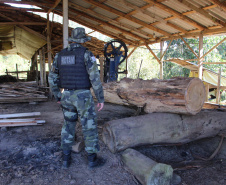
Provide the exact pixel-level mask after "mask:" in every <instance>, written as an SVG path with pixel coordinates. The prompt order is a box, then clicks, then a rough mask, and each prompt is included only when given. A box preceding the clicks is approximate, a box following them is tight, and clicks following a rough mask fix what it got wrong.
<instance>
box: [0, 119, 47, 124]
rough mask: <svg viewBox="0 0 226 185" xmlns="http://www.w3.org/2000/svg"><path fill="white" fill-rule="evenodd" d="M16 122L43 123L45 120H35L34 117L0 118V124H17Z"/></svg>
mask: <svg viewBox="0 0 226 185" xmlns="http://www.w3.org/2000/svg"><path fill="white" fill-rule="evenodd" d="M17 123H38V124H43V123H45V120H37V119H35V118H33V119H31V118H29V119H2V120H0V124H1V125H3V124H17Z"/></svg>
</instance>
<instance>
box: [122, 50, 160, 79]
mask: <svg viewBox="0 0 226 185" xmlns="http://www.w3.org/2000/svg"><path fill="white" fill-rule="evenodd" d="M131 51H132V49H129V51H128V54H129V53H130V52H131ZM142 60H143V61H142ZM141 61H142V64H141ZM140 66H141V67H140ZM119 67H120V69H121V70H120V71H123V70H125V69H126V61H124V62H123V63H122V64H121V65H120V66H119ZM139 69H140V73H139ZM138 73H139V78H142V79H144V80H147V79H152V78H158V77H159V64H158V62H157V61H156V60H155V59H154V58H153V56H152V54H151V53H150V51H149V50H148V49H146V48H137V49H136V50H135V51H134V53H133V54H132V55H131V56H130V58H129V60H128V75H127V77H128V78H133V79H136V78H138ZM125 76H126V75H124V74H120V75H119V80H120V79H121V78H124V77H125Z"/></svg>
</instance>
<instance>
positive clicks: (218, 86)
mask: <svg viewBox="0 0 226 185" xmlns="http://www.w3.org/2000/svg"><path fill="white" fill-rule="evenodd" d="M220 89H221V68H220V69H219V73H218V83H217V96H216V104H219V103H220V99H221V94H220Z"/></svg>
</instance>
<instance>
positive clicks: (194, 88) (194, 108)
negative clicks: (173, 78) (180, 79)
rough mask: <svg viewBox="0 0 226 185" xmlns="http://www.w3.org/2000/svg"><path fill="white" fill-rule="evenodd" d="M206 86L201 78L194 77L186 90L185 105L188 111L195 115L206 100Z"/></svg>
mask: <svg viewBox="0 0 226 185" xmlns="http://www.w3.org/2000/svg"><path fill="white" fill-rule="evenodd" d="M205 96H206V95H205V86H204V84H203V82H202V80H200V79H199V78H194V79H192V80H191V81H190V82H189V84H188V87H187V89H186V92H185V102H186V103H185V106H186V109H187V111H188V112H189V113H190V114H192V115H195V114H197V113H198V112H200V111H201V109H202V107H203V104H204V102H205Z"/></svg>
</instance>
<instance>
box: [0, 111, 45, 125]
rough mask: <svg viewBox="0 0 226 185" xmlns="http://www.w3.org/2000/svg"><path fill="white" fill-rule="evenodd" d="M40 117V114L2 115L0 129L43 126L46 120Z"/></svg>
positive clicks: (0, 116)
mask: <svg viewBox="0 0 226 185" xmlns="http://www.w3.org/2000/svg"><path fill="white" fill-rule="evenodd" d="M40 115H41V113H40V112H29V113H16V114H0V127H16V126H30V125H42V124H43V123H45V120H41V119H39V118H37V116H40Z"/></svg>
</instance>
